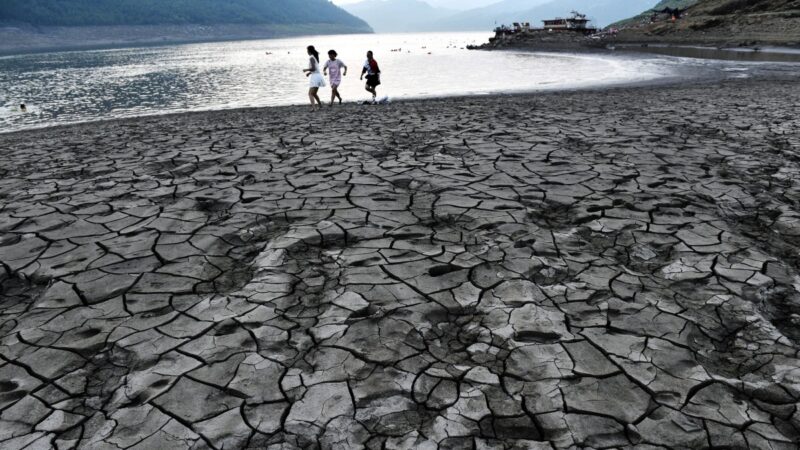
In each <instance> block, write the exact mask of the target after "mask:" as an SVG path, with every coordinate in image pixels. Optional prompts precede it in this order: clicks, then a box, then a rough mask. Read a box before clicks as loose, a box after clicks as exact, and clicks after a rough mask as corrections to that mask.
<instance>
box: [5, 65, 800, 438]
mask: <svg viewBox="0 0 800 450" xmlns="http://www.w3.org/2000/svg"><path fill="white" fill-rule="evenodd" d="M798 104H800V90H798V89H797V80H783V81H780V80H773V81H740V82H725V83H717V84H707V85H700V86H695V87H677V86H674V87H667V88H626V89H616V90H607V91H597V92H575V93H561V94H549V95H542V96H522V97H515V98H511V97H489V98H467V99H442V100H429V101H418V102H408V103H399V104H394V105H390V106H386V107H378V108H372V107H362V106H355V105H352V106H346V107H344V108H340V109H335V110H332V111H324V112H322V113H318V114H316V115H309V114H308V113H306V111H305V109H304V108H277V109H263V110H250V111H233V112H215V113H202V114H193V115H184V116H168V117H159V118H149V119H138V120H129V121H120V122H109V123H102V124H93V125H83V126H74V127H64V128H57V129H50V130H45V131H36V132H26V133H17V134H10V135H0V152H1V154H2V158H3V161H4V162H3V165H2V166H1V167H0V175H1V176H2V178H0V232H1V233H2V234H1V235H0V236H2V237H1V238H0V263H1V264H0V280H2V298H0V314H2V315H0V411H1V412H0V447H2V448H4V449H12V448H25V447H30V448H50V447H57V448H60V449H63V448H75V447H77V448H97V449H126V448H153V449H180V448H217V449H221V448H226V449H231V448H245V447H253V448H284V449H291V448H339V449H350V448H364V447H366V448H371V449H379V448H386V449H398V448H422V449H428V448H430V449H434V448H442V449H444V448H452V449H467V448H477V449H495V448H496V449H500V448H534V449H544V448H585V447H590V448H604V447H634V446H635V447H637V448H747V447H749V448H759V449H769V448H775V449H789V448H796V444H795V442H797V440H798V437H800V412H799V411H798V408H797V406H798V400H799V399H800V361H798V349H799V348H800V345H799V342H798V340H800V327H799V325H800V293H798V289H800V277H799V276H798V268H799V267H800V266H799V265H798V257H799V255H800V253H798V249H799V247H798V246H800V209H798V204H797V202H798V198H800V192H798V189H799V188H800V187H799V186H798V184H797V181H796V180H797V176H798V173H800V155H798V152H799V151H800V132H799V131H798V130H800V118H799V117H800V114H798V107H797V105H798Z"/></svg>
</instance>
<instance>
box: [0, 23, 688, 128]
mask: <svg viewBox="0 0 800 450" xmlns="http://www.w3.org/2000/svg"><path fill="white" fill-rule="evenodd" d="M488 37H489V34H488V33H420V34H395V35H355V36H353V35H349V36H315V37H304V38H292V39H272V40H261V41H238V42H223V43H205V44H189V45H172V46H163V47H145V48H128V49H115V50H95V51H72V52H58V53H42V54H30V55H20V56H7V57H2V58H0V132H8V131H15V130H22V129H28V128H39V127H44V126H50V125H57V124H67V123H78V122H87V121H95V120H103V119H116V118H125V117H134V116H142V115H155V114H164V113H175V112H187V111H201V110H216V109H226V108H240V107H261V106H278V105H288V104H302V103H305V102H306V101H307V97H306V91H307V87H308V84H307V79H306V77H305V76H304V75H303V73H302V69H303V68H304V67H306V65H307V63H308V56H307V55H306V52H305V47H306V46H307V45H309V44H312V45H315V46H316V47H317V48H318V49H319V50H320V52H321V53H322V57H323V58H325V53H326V52H327V50H328V49H330V48H334V49H336V50H337V51H338V52H339V55H340V59H342V60H343V61H344V62H345V63H346V64H348V66H349V68H350V71H349V73H348V75H347V77H345V78H344V81H343V85H342V86H341V92H342V94H343V96H344V98H345V100H346V101H363V100H365V99H366V98H368V94H367V93H366V92H364V90H363V83H362V82H360V81H359V79H358V78H359V74H360V71H361V65H362V64H363V61H364V59H365V53H366V51H367V50H373V51H374V52H375V56H376V59H377V60H378V61H379V63H380V64H381V69H382V71H383V75H382V82H383V85H382V86H381V87H380V89H379V93H380V94H382V95H389V96H390V97H391V98H392V99H408V98H419V97H432V96H445V95H482V94H491V93H508V92H517V91H539V90H553V89H567V88H580V87H591V86H602V85H613V84H624V83H633V82H641V81H648V80H656V79H659V78H664V77H670V76H676V74H677V73H678V72H679V71H680V70H683V64H679V63H678V62H677V61H678V59H676V58H668V57H662V56H654V55H649V56H635V55H631V54H624V55H623V54H618V55H613V54H554V53H527V52H514V51H503V52H480V51H470V50H466V49H465V47H466V46H467V45H469V44H479V43H483V42H486V40H487V39H488ZM329 95H330V90H329V89H328V88H323V89H322V91H321V97H322V98H323V99H325V98H327V97H328V96H329ZM21 103H25V104H26V105H27V112H24V113H23V112H21V111H20V110H19V105H20V104H21Z"/></svg>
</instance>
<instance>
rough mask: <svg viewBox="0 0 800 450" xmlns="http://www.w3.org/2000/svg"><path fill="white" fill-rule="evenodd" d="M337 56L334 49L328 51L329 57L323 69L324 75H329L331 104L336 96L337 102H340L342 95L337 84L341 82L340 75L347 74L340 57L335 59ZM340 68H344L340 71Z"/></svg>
mask: <svg viewBox="0 0 800 450" xmlns="http://www.w3.org/2000/svg"><path fill="white" fill-rule="evenodd" d="M337 56H339V55H338V54H337V53H336V50H329V51H328V58H329V59H328V60H327V61H325V70H324V71H323V73H324V75H328V76H329V77H330V82H331V106H333V101H334V100H336V99H337V98H338V99H339V104H340V105H341V104H342V96H341V95H339V85H340V84H342V77H343V76H347V65H346V64H345V63H343V62H342V61H341V60H340V59H336V57H337ZM342 69H344V71H342Z"/></svg>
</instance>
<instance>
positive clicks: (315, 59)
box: [303, 45, 325, 111]
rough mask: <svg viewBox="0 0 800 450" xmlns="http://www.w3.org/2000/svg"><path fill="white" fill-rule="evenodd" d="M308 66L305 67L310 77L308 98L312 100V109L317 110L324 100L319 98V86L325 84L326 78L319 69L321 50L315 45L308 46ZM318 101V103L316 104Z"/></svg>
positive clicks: (305, 71)
mask: <svg viewBox="0 0 800 450" xmlns="http://www.w3.org/2000/svg"><path fill="white" fill-rule="evenodd" d="M307 50H308V68H307V69H303V72H304V73H305V74H306V76H307V77H308V99H309V100H310V101H311V111H316V110H317V109H319V108H321V107H322V102H321V101H320V100H319V95H317V93H318V92H319V88H321V87H323V86H325V78H323V76H322V72H320V70H319V52H318V51H317V50H316V49H315V48H314V46H313V45H309V46H308V48H307ZM315 102H316V104H315Z"/></svg>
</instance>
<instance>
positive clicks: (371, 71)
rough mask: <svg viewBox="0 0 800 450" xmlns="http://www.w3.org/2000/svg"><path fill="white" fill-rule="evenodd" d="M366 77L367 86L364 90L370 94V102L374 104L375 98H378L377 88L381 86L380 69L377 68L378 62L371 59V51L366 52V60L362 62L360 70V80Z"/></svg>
mask: <svg viewBox="0 0 800 450" xmlns="http://www.w3.org/2000/svg"><path fill="white" fill-rule="evenodd" d="M364 75H366V76H367V84H366V86H365V87H364V89H366V90H367V92H369V93H370V94H372V102H373V103H375V98H376V97H377V96H378V90H377V88H378V86H379V85H380V84H381V69H380V67H378V61H375V58H373V57H372V51H368V52H367V60H366V61H365V62H364V68H363V69H362V70H361V79H362V80H363V79H364Z"/></svg>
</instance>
